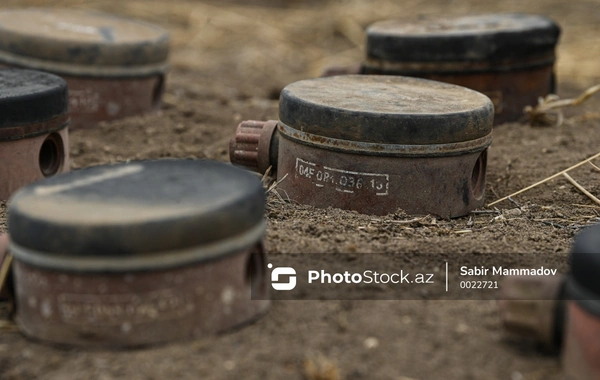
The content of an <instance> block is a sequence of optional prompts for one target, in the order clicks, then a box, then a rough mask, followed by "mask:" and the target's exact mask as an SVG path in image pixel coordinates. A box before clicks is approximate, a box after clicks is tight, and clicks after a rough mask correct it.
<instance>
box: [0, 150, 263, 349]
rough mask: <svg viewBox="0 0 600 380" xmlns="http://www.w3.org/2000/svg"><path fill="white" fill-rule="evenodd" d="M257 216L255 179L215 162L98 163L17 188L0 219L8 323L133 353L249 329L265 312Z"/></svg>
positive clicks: (43, 335)
mask: <svg viewBox="0 0 600 380" xmlns="http://www.w3.org/2000/svg"><path fill="white" fill-rule="evenodd" d="M264 210H265V192H264V189H263V187H262V184H261V181H260V180H259V178H257V177H256V176H255V175H253V174H251V173H249V172H246V171H244V170H240V169H237V168H235V167H232V166H230V165H228V164H225V163H219V162H213V161H192V160H162V161H145V162H144V161H141V162H132V163H128V164H117V165H106V166H97V167H91V168H87V169H82V170H78V171H76V172H72V173H68V174H65V175H60V176H56V177H53V178H51V179H48V180H45V181H41V182H38V183H36V184H32V185H30V186H26V187H24V188H23V189H21V190H20V191H19V192H17V193H16V194H15V195H14V196H13V197H12V198H11V202H10V206H9V213H8V214H9V217H8V230H9V231H10V242H9V251H10V253H11V254H12V256H13V259H14V260H13V275H14V289H15V299H16V318H15V319H16V323H17V326H18V327H19V329H20V330H21V331H22V332H23V333H24V334H25V335H26V336H29V337H32V338H36V339H39V340H42V341H46V342H52V343H61V344H69V345H83V346H92V347H107V346H108V347H132V346H141V345H147V344H155V343H163V342H170V341H176V340H182V339H191V338H199V337H204V336H207V335H211V334H215V333H217V332H221V331H225V330H228V329H230V328H232V327H234V326H238V325H240V324H243V323H246V322H248V321H251V320H253V319H255V318H257V317H258V316H259V315H261V314H262V313H263V312H265V310H266V308H267V306H268V305H269V301H268V293H267V292H268V288H267V287H268V282H267V281H266V263H265V261H266V259H265V253H264V251H263V246H262V239H263V235H264V233H265V228H266V221H265V220H264V217H263V214H264ZM251 296H254V297H251ZM252 298H256V299H257V300H253V299H252Z"/></svg>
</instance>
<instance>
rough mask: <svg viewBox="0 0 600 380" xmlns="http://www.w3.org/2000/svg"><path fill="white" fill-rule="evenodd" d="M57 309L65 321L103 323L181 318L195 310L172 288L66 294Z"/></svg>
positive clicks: (105, 324)
mask: <svg viewBox="0 0 600 380" xmlns="http://www.w3.org/2000/svg"><path fill="white" fill-rule="evenodd" d="M57 301H58V305H57V306H58V310H59V312H60V315H61V317H62V320H63V321H64V322H65V323H70V324H86V323H88V322H89V321H94V323H96V324H98V325H103V326H112V325H119V324H121V323H123V321H124V320H129V321H132V322H135V323H143V322H150V321H164V320H169V319H175V318H180V317H181V316H184V315H186V314H189V313H191V312H193V311H194V309H195V305H194V303H193V302H191V300H189V299H187V297H185V296H182V295H181V294H180V293H179V292H176V291H174V290H169V289H165V290H161V291H155V292H149V293H146V294H139V295H138V294H102V295H96V294H68V293H63V294H60V295H59V296H58V299H57Z"/></svg>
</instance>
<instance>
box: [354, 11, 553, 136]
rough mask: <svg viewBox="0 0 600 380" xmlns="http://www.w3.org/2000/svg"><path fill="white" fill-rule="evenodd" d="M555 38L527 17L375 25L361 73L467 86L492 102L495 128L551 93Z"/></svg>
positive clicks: (543, 22) (547, 24) (546, 25)
mask: <svg viewBox="0 0 600 380" xmlns="http://www.w3.org/2000/svg"><path fill="white" fill-rule="evenodd" d="M559 35H560V28H559V26H558V25H557V24H556V23H554V22H553V21H552V20H550V19H548V18H546V17H543V16H537V15H526V14H490V15H481V16H466V17H459V18H443V19H430V18H424V19H421V20H418V21H407V22H403V21H399V20H388V21H381V22H377V23H374V24H372V25H371V26H370V27H369V28H368V29H367V43H366V45H367V46H366V50H367V53H366V59H365V61H364V62H363V66H362V73H365V74H385V75H406V76H414V77H421V78H427V79H433V80H439V81H442V82H447V83H453V84H458V85H461V86H465V87H468V88H471V89H474V90H477V91H480V92H482V93H484V94H486V95H487V96H489V97H490V99H492V101H493V102H494V107H495V113H496V116H495V123H496V124H499V123H503V122H508V121H516V120H518V119H520V118H522V117H523V116H524V115H523V109H524V107H525V106H528V105H535V104H537V101H538V97H540V96H545V95H547V94H549V93H553V92H554V91H555V75H554V62H555V59H556V56H555V52H554V51H555V47H556V44H557V42H558V38H559Z"/></svg>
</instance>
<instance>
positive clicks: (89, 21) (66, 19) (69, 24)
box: [0, 8, 169, 76]
mask: <svg viewBox="0 0 600 380" xmlns="http://www.w3.org/2000/svg"><path fill="white" fill-rule="evenodd" d="M168 53H169V36H168V33H167V32H166V31H165V30H164V29H162V28H160V27H157V26H154V25H151V24H147V23H144V22H139V21H134V20H128V19H124V18H120V17H116V16H112V15H108V14H104V13H99V12H94V11H84V10H76V9H60V8H59V9H55V8H24V9H8V10H2V11H0V62H3V63H6V64H10V65H16V66H22V67H28V68H34V69H40V70H46V71H52V72H57V73H62V74H73V75H106V76H109V75H115V76H120V75H134V74H135V75H147V74H154V73H157V72H162V71H164V70H165V68H166V60H167V57H168Z"/></svg>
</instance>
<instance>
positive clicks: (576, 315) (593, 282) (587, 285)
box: [562, 225, 600, 379]
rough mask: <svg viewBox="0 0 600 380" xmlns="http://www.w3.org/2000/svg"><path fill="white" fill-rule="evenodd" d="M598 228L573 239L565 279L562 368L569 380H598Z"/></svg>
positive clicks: (599, 236)
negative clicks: (573, 242) (565, 313)
mask: <svg viewBox="0 0 600 380" xmlns="http://www.w3.org/2000/svg"><path fill="white" fill-rule="evenodd" d="M598 252H600V225H595V226H593V227H589V228H587V229H586V230H584V231H583V232H581V233H580V234H579V235H578V236H577V237H576V238H575V244H574V246H573V253H572V255H571V273H570V274H569V276H568V278H567V284H566V297H567V306H566V307H567V318H566V323H565V327H564V329H565V333H564V346H563V350H562V361H563V368H564V371H565V375H566V378H569V379H598V378H600V361H599V360H598V358H600V279H599V277H598V273H599V271H600V255H599V254H598Z"/></svg>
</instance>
